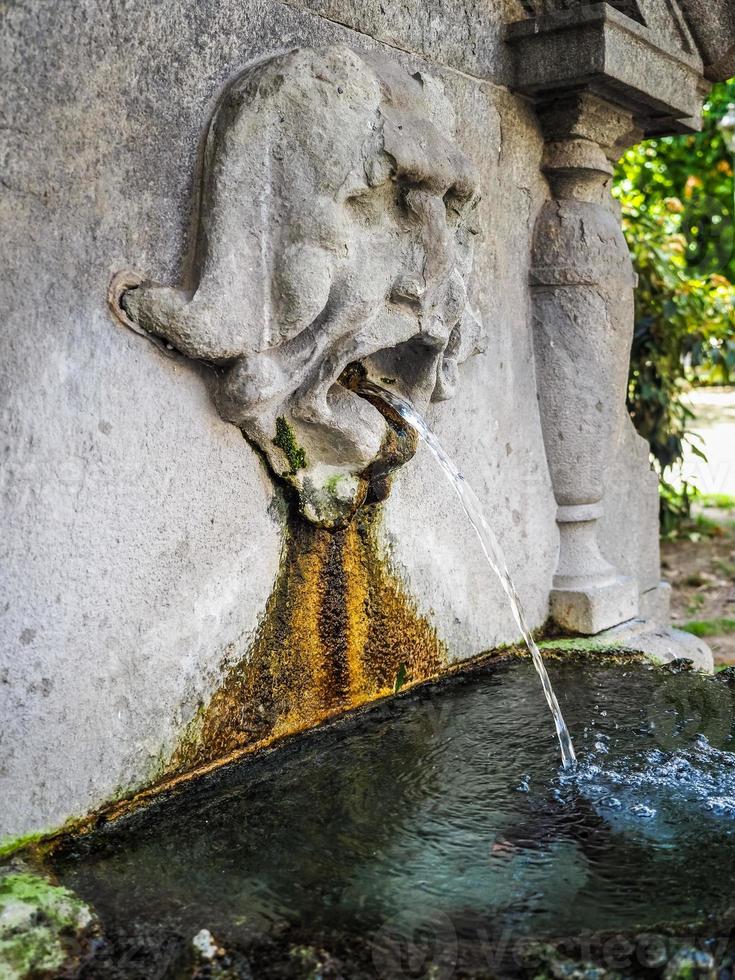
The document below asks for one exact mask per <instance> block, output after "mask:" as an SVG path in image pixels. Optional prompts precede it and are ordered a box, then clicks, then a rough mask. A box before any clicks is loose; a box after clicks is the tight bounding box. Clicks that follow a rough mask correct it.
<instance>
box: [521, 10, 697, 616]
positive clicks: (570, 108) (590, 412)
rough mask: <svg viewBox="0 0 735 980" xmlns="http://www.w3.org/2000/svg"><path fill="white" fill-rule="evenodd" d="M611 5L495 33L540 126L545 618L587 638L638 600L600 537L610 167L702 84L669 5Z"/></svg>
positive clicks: (622, 255)
mask: <svg viewBox="0 0 735 980" xmlns="http://www.w3.org/2000/svg"><path fill="white" fill-rule="evenodd" d="M538 6H541V5H538ZM620 6H621V4H616V3H614V4H610V3H584V4H574V5H569V4H566V3H561V2H558V3H557V2H556V0H552V2H550V3H547V4H544V5H543V9H544V10H545V11H546V12H545V13H543V14H541V15H540V16H538V17H535V18H527V19H524V20H521V21H519V22H517V23H515V24H512V25H510V26H509V28H508V31H507V35H506V36H507V40H508V43H509V44H510V46H511V49H512V52H513V58H514V85H513V87H514V89H515V91H517V92H520V93H522V94H523V95H525V96H527V97H528V98H529V99H531V100H532V101H533V103H534V104H535V106H536V112H537V115H538V118H539V121H540V123H541V126H542V129H543V134H544V138H545V141H546V142H545V148H544V156H543V163H542V167H543V170H544V172H545V173H546V175H547V177H548V180H549V187H550V191H551V199H550V200H549V201H548V202H547V203H546V204H545V205H544V207H543V208H542V210H541V213H540V214H539V216H538V219H537V223H536V228H535V232H534V241H533V246H532V248H533V258H532V277H531V289H532V293H533V318H534V323H533V330H534V344H535V354H536V369H537V384H538V396H539V402H540V409H541V421H542V425H543V431H544V441H545V445H546V452H547V456H548V461H549V468H550V471H551V477H552V482H553V486H554V493H555V496H556V501H557V504H558V512H557V521H558V524H559V535H560V553H559V565H558V568H557V571H556V576H555V578H554V582H553V591H552V594H551V613H552V615H553V617H554V619H555V620H556V621H557V623H559V625H561V626H562V627H564V629H566V630H570V631H573V632H576V633H588V634H590V633H597V632H599V631H601V630H603V629H606V628H608V627H611V626H615V625H617V624H619V623H622V622H624V621H625V620H628V619H631V618H633V617H634V616H636V615H637V613H638V601H639V599H638V594H637V593H638V587H637V583H634V582H633V581H632V580H630V579H628V578H626V577H625V576H623V575H621V574H620V573H619V571H618V570H616V569H615V568H614V567H613V566H612V565H611V564H610V563H609V562H608V561H606V559H605V557H604V556H603V555H602V553H601V551H600V548H599V545H598V542H597V522H598V519H599V517H600V516H601V515H602V514H603V512H604V511H603V508H604V499H605V489H606V478H605V471H606V463H607V462H608V460H609V459H610V456H611V454H612V452H613V448H614V444H615V438H616V435H617V432H618V429H617V427H618V426H619V425H621V424H622V423H623V422H624V420H625V388H626V382H627V377H628V364H629V353H630V344H631V338H632V333H633V285H634V282H633V270H632V267H631V263H630V259H629V256H628V251H627V248H626V245H625V240H624V238H623V235H622V232H621V229H620V218H619V214H618V212H617V208H616V206H615V204H614V202H613V200H612V198H611V197H610V183H611V177H612V164H613V163H614V161H616V160H617V159H618V158H619V156H620V154H621V153H622V152H623V149H624V148H625V147H626V146H627V145H630V144H632V143H634V142H635V141H636V140H638V139H640V138H642V137H643V136H653V135H658V134H662V133H676V132H690V131H692V130H696V129H697V128H698V127H699V125H700V118H699V117H700V108H701V102H702V100H703V97H704V94H705V89H706V82H705V81H704V79H703V62H702V59H701V56H700V55H699V53H698V52H697V50H696V45H695V44H694V42H693V40H692V38H691V36H690V33H689V29H688V27H687V25H686V23H685V21H684V20H682V18H681V17H680V16H678V14H677V11H676V10H675V9H674V6H675V5H673V4H669V5H664V4H659V5H650V6H647V7H646V10H645V11H642V10H641V9H640V5H628V4H626V5H624V6H623V9H616V8H617V7H620ZM620 533H621V534H625V528H621V529H620Z"/></svg>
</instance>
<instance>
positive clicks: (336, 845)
mask: <svg viewBox="0 0 735 980" xmlns="http://www.w3.org/2000/svg"><path fill="white" fill-rule="evenodd" d="M550 669H551V672H552V676H553V680H554V682H555V686H556V688H557V690H558V691H559V693H560V700H561V704H562V708H563V710H564V714H565V716H566V717H567V719H568V720H569V723H570V726H571V727H572V729H573V731H575V733H576V742H577V753H578V757H579V765H578V766H577V768H576V770H571V771H570V770H563V769H561V768H559V760H558V746H557V743H556V739H555V736H554V731H553V729H551V727H550V726H549V725H548V720H547V715H546V713H545V711H544V707H545V706H544V700H543V693H542V690H541V688H540V686H539V684H538V678H537V676H536V674H535V672H534V669H533V666H532V663H531V661H530V659H518V660H511V661H508V662H503V663H499V664H496V665H493V664H492V663H491V664H490V666H488V667H486V668H483V669H479V670H476V671H474V672H471V673H470V674H469V675H468V676H466V677H458V678H450V679H449V680H447V681H444V682H440V683H436V684H431V685H426V686H424V687H423V688H420V689H415V690H413V691H409V692H407V693H405V694H402V695H400V696H399V697H397V698H394V699H392V700H388V701H384V702H382V703H380V704H378V705H376V706H374V707H373V708H371V709H369V710H362V711H359V712H357V713H356V714H354V715H353V716H351V717H348V718H347V719H343V720H342V721H340V722H337V723H335V724H333V725H330V726H327V727H326V728H325V729H322V730H320V731H316V732H313V733H310V734H308V735H307V736H305V737H301V738H298V739H295V740H293V741H292V742H290V743H289V744H287V745H285V746H282V747H281V748H278V749H275V750H273V751H270V752H268V753H265V754H262V755H260V756H258V757H253V758H250V759H245V760H242V761H240V762H239V763H236V764H233V765H232V766H231V767H229V768H226V769H223V770H220V771H219V772H217V773H213V774H211V775H210V776H208V777H205V778H203V779H201V780H200V781H198V782H197V783H193V784H191V785H189V786H188V787H186V788H185V789H183V790H180V791H179V792H178V793H177V794H176V795H173V796H171V797H169V798H166V799H162V800H160V801H159V802H157V803H156V804H154V805H153V806H151V807H149V808H148V809H147V810H145V811H139V812H138V813H137V814H134V815H132V816H131V817H128V818H125V819H124V820H122V821H119V822H118V823H117V824H113V825H110V826H109V827H108V828H106V829H105V828H103V829H100V830H98V831H97V832H95V833H94V834H93V835H91V836H89V837H87V838H85V839H82V840H79V841H76V842H71V843H69V844H67V845H66V846H65V848H64V850H63V851H61V852H59V853H58V854H57V855H56V857H55V858H54V864H55V870H56V872H57V874H58V875H59V877H60V879H61V880H62V881H63V883H65V884H67V885H70V886H71V887H73V888H74V889H76V890H77V891H78V892H79V894H80V895H81V896H82V897H83V898H84V899H85V900H87V901H89V902H90V903H91V904H92V905H93V906H94V907H95V908H96V910H97V911H98V913H99V915H100V917H101V919H102V922H103V925H104V927H105V930H106V933H107V935H108V940H109V944H110V945H109V946H108V952H109V950H113V952H111V953H109V955H110V956H111V961H114V964H115V972H113V971H110V972H109V975H110V976H113V975H115V976H117V975H119V976H128V975H130V976H134V975H135V976H137V975H146V974H145V972H143V973H141V974H139V973H136V972H135V970H136V969H139V968H140V963H141V956H142V957H143V960H142V962H149V961H148V960H147V959H146V957H148V956H150V957H154V956H159V957H160V956H162V955H164V954H165V955H169V953H170V955H171V956H172V957H174V958H175V957H176V956H179V955H184V954H183V953H182V952H181V951H182V950H187V949H190V948H191V939H192V937H193V936H194V935H195V934H197V933H198V932H199V931H200V930H201V929H208V930H209V931H210V932H211V933H212V934H213V936H214V937H215V938H216V940H217V942H218V943H219V944H221V946H222V947H223V948H224V949H226V950H227V951H228V955H229V954H231V955H232V956H234V957H235V959H234V960H232V962H233V963H235V965H236V969H237V970H240V971H241V972H235V973H233V974H232V975H237V976H240V975H242V976H246V975H247V972H242V971H247V970H249V969H252V970H253V974H252V975H253V976H257V977H271V976H272V977H277V976H310V975H313V976H325V977H327V976H335V977H337V976H344V977H358V976H360V977H362V976H365V977H369V976H373V977H375V976H378V977H387V976H413V977H424V976H425V977H430V976H433V977H435V978H436V977H450V976H477V977H480V976H483V977H487V976H492V975H500V976H505V975H510V974H511V973H512V972H513V971H514V970H516V969H520V967H519V966H518V962H519V960H518V957H517V955H516V953H517V950H518V949H521V948H525V945H526V944H527V943H528V942H529V941H530V940H539V939H548V938H554V937H565V936H580V935H583V934H595V933H600V934H602V935H605V936H608V935H610V934H614V933H615V932H621V933H623V934H628V933H630V932H631V931H634V930H635V931H638V932H640V931H641V930H651V931H654V932H655V931H656V930H658V929H660V928H663V925H662V924H664V923H667V924H669V925H667V926H666V928H669V927H670V924H671V923H674V924H675V925H676V926H677V928H679V927H681V929H684V930H686V929H701V928H707V926H706V925H705V926H703V925H702V923H710V924H711V923H714V922H715V921H717V920H718V919H719V918H721V917H725V918H726V917H727V915H728V914H729V912H730V909H731V906H732V905H733V882H734V881H735V846H734V845H735V727H734V719H735V691H733V689H732V688H731V687H729V686H728V683H726V681H725V680H724V679H717V678H707V677H702V676H699V675H696V674H693V673H691V672H683V673H676V672H672V671H669V670H666V669H662V668H654V667H651V666H648V665H644V664H638V663H631V662H627V663H614V664H613V663H605V664H600V663H596V664H594V663H590V662H586V663H583V664H580V663H574V664H569V663H567V664H565V663H563V662H562V661H554V662H552V663H551V664H550ZM712 928H715V927H714V925H712ZM130 950H132V952H130ZM314 950H317V953H314V952H313V951H314ZM167 951H168V952H167ZM100 955H101V956H103V957H104V955H105V950H104V948H103V949H102V951H101V952H100ZM312 955H315V956H317V957H321V960H320V962H321V967H320V968H319V969H317V968H316V967H314V969H313V970H312V967H309V966H308V964H309V962H311V961H310V960H309V956H312ZM514 956H515V959H514V958H513V957H514ZM238 957H239V959H238ZM304 958H305V959H304ZM238 963H239V964H240V965H239V966H237V964H238ZM330 963H332V964H338V965H337V966H334V970H335V971H336V972H332V973H330V972H329V970H330V969H331V967H330V966H329V964H330ZM325 964H326V966H325ZM339 964H341V965H339ZM345 964H347V965H345ZM307 967H308V969H307ZM233 968H235V967H233ZM157 969H158V968H157ZM309 970H312V972H311V973H310V972H309ZM314 970H316V972H314ZM483 970H484V972H483ZM126 971H127V972H126ZM299 971H301V972H299ZM432 971H433V972H432ZM159 972H160V971H159ZM161 975H169V974H167V973H165V971H163V972H162V973H161ZM171 975H177V974H175V973H174V974H171Z"/></svg>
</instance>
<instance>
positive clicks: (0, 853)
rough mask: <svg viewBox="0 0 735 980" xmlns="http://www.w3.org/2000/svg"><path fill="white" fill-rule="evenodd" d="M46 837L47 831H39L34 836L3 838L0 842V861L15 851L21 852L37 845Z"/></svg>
mask: <svg viewBox="0 0 735 980" xmlns="http://www.w3.org/2000/svg"><path fill="white" fill-rule="evenodd" d="M47 836H48V831H45V830H39V831H36V833H34V834H24V835H23V836H22V837H3V838H2V840H0V860H2V859H3V858H8V857H10V856H11V855H12V854H15V853H16V852H17V851H22V850H23V848H25V847H30V845H31V844H37V843H38V842H39V841H41V840H43V838H44V837H47Z"/></svg>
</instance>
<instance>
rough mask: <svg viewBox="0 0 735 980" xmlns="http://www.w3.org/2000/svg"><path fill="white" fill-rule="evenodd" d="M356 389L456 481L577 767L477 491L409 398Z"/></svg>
mask: <svg viewBox="0 0 735 980" xmlns="http://www.w3.org/2000/svg"><path fill="white" fill-rule="evenodd" d="M356 390H357V392H358V394H360V395H363V396H365V397H368V398H375V399H376V400H378V401H379V402H382V403H384V404H385V405H387V406H388V407H389V408H391V409H392V410H393V411H394V412H396V413H397V414H398V415H399V416H400V417H401V418H402V419H403V421H404V422H406V423H408V425H410V426H411V428H412V429H415V430H416V432H417V433H418V434H419V436H420V438H421V439H423V441H424V442H425V443H426V445H427V446H428V447H429V449H430V450H431V452H432V453H433V455H434V457H435V459H436V460H437V462H438V463H439V465H440V467H441V468H442V470H443V472H444V474H445V476H446V477H447V479H448V480H449V482H450V483H451V484H452V487H453V488H454V492H455V493H456V494H457V496H458V497H459V500H460V503H461V504H462V507H463V509H464V512H465V514H466V515H467V518H468V519H469V522H470V524H471V525H472V527H473V528H474V530H475V533H476V534H477V537H478V539H479V542H480V545H481V547H482V550H483V552H484V554H485V557H486V558H487V561H488V564H489V565H490V567H491V568H492V570H493V571H494V572H495V574H496V575H497V577H498V579H499V580H500V584H501V585H502V587H503V591H504V592H505V594H506V595H507V596H508V600H509V602H510V606H511V610H512V611H513V618H514V619H515V621H516V623H517V625H518V628H519V630H520V631H521V633H522V635H523V640H524V642H525V644H526V646H527V647H528V652H529V653H530V654H531V659H532V660H533V665H534V667H535V668H536V672H537V673H538V675H539V678H540V680H541V686H542V688H543V691H544V695H545V697H546V701H547V703H548V705H549V708H550V709H551V714H552V715H553V718H554V727H555V728H556V734H557V738H558V739H559V746H560V748H561V758H562V764H563V766H564V768H565V769H569V768H571V767H573V766H574V765H575V763H576V761H577V757H576V755H575V753H574V746H573V745H572V739H571V736H570V735H569V729H568V728H567V726H566V723H565V721H564V716H563V715H562V712H561V708H560V707H559V702H558V700H557V698H556V694H554V688H553V687H552V684H551V680H550V679H549V675H548V673H547V671H546V666H545V664H544V661H543V658H542V656H541V651H540V650H539V648H538V646H537V644H536V641H535V640H534V638H533V636H532V635H531V630H530V629H529V627H528V623H527V621H526V615H525V613H524V611H523V604H522V603H521V600H520V597H519V595H518V593H517V591H516V588H515V585H514V584H513V579H512V578H511V576H510V573H509V571H508V567H507V564H506V561H505V555H504V554H503V550H502V548H501V547H500V543H499V541H498V539H497V538H496V536H495V532H494V531H493V530H492V528H491V527H490V525H489V524H488V522H487V520H486V518H485V515H484V513H483V511H482V507H481V505H480V501H479V500H478V498H477V495H476V494H475V492H474V490H473V489H472V487H471V486H470V485H469V484H468V483H467V481H466V480H465V478H464V476H463V475H462V474H461V473H460V471H459V470H458V469H457V467H456V466H455V465H454V463H453V462H452V461H451V459H450V458H449V457H448V456H447V454H446V453H445V452H444V449H443V448H442V445H441V443H440V442H439V440H438V439H437V437H436V436H435V435H434V433H433V432H432V431H431V429H430V428H429V426H428V425H427V424H426V422H425V421H424V419H423V418H422V417H421V415H419V413H418V412H417V411H416V409H415V408H414V406H413V405H412V404H411V402H410V401H409V400H408V399H407V398H404V397H403V396H401V395H397V394H396V393H395V392H393V391H389V390H387V389H386V388H382V387H381V386H380V385H376V384H374V383H373V382H372V381H367V380H364V379H363V380H360V381H359V382H358V384H357V387H356Z"/></svg>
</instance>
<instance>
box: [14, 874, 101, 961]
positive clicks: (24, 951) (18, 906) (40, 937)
mask: <svg viewBox="0 0 735 980" xmlns="http://www.w3.org/2000/svg"><path fill="white" fill-rule="evenodd" d="M92 921H93V917H92V913H91V912H90V910H89V908H88V907H87V906H86V905H85V904H84V903H83V902H82V901H81V900H80V899H79V898H77V896H76V895H75V894H74V893H73V892H71V891H69V890H68V889H67V888H61V887H60V886H58V885H52V884H51V883H50V882H49V881H47V880H46V879H45V878H41V877H38V876H36V875H31V874H8V875H5V876H4V877H1V878H0V977H2V978H3V980H16V978H18V980H20V978H22V977H27V976H31V975H32V976H36V975H37V974H43V973H51V972H52V971H58V970H59V969H60V968H61V967H63V966H64V965H65V964H66V962H67V960H68V959H69V956H70V953H71V952H72V949H71V946H72V942H73V945H74V949H75V950H76V951H77V952H78V950H79V946H78V942H76V940H78V937H79V936H80V934H81V933H82V932H83V931H84V930H86V929H87V927H88V926H89V925H90V924H91V923H92Z"/></svg>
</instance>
